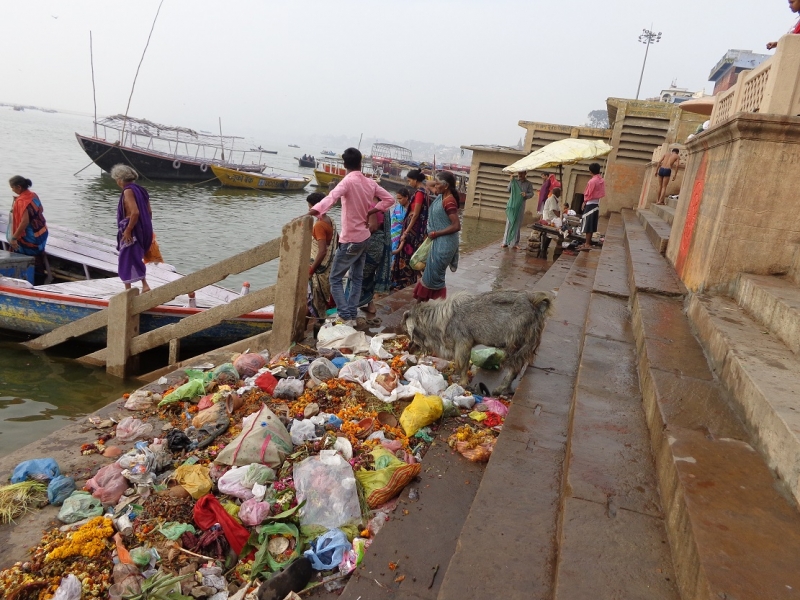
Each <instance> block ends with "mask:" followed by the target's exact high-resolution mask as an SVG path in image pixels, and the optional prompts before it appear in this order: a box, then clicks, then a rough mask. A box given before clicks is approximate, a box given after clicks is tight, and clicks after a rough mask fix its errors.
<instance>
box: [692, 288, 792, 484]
mask: <svg viewBox="0 0 800 600" xmlns="http://www.w3.org/2000/svg"><path fill="white" fill-rule="evenodd" d="M688 315H689V318H690V319H691V321H692V324H693V325H694V327H695V329H696V331H697V335H698V336H699V338H700V340H701V342H702V343H703V346H704V347H705V349H706V353H707V355H708V358H709V361H710V362H711V365H712V366H713V368H714V370H715V371H716V373H717V375H718V377H719V379H720V381H721V382H722V384H723V386H724V387H725V388H726V389H727V390H728V392H730V394H731V395H732V396H733V399H734V400H735V402H736V404H737V406H738V409H739V410H740V411H741V414H742V415H744V419H745V423H746V424H747V427H748V429H749V430H750V432H751V433H752V434H753V436H754V438H755V445H757V447H758V448H759V450H760V451H761V452H762V454H764V456H765V457H766V459H767V462H768V463H769V465H770V467H771V468H773V469H775V471H776V472H777V474H778V476H779V477H780V478H781V479H782V480H783V482H784V485H785V486H786V487H787V488H788V491H789V493H791V494H792V495H793V496H794V497H795V498H797V499H798V500H800V407H798V405H797V404H798V403H797V398H798V394H800V371H798V368H797V367H798V362H797V356H795V355H794V354H793V353H792V352H791V351H790V350H789V349H788V348H787V347H786V346H785V345H784V344H783V343H782V342H781V341H780V340H778V339H776V338H774V337H773V336H771V335H769V332H768V331H765V329H764V326H762V325H761V324H759V323H758V322H756V321H755V320H754V319H752V318H751V317H750V316H749V315H748V314H747V313H746V312H745V310H744V309H743V308H741V307H740V306H738V305H737V304H736V303H735V302H733V301H732V300H729V299H727V298H722V297H707V296H693V297H692V298H691V299H690V301H689V305H688Z"/></svg>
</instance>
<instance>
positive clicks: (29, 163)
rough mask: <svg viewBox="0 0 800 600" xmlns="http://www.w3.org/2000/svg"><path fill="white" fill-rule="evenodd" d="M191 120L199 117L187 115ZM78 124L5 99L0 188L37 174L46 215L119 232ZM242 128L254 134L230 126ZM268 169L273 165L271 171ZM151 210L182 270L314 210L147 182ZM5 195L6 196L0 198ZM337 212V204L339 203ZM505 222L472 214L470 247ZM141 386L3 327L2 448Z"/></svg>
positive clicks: (265, 273) (0, 120) (113, 200)
mask: <svg viewBox="0 0 800 600" xmlns="http://www.w3.org/2000/svg"><path fill="white" fill-rule="evenodd" d="M179 125H185V126H189V127H191V126H192V124H191V123H179ZM75 132H79V133H83V134H91V132H92V121H91V119H90V118H88V117H82V116H75V115H69V114H64V113H42V112H39V111H25V112H18V111H13V110H11V109H10V108H4V107H0V165H2V173H0V190H6V189H8V188H7V187H6V182H7V180H8V178H9V177H11V176H13V175H22V176H24V177H27V178H29V179H31V180H32V181H33V188H32V189H33V190H34V191H35V192H36V193H37V194H38V195H39V197H40V198H41V200H42V204H43V206H44V210H45V217H46V218H47V220H48V222H50V223H53V224H57V225H63V226H65V227H72V228H74V229H78V230H81V231H85V232H88V233H93V234H96V235H101V236H105V237H108V238H114V237H115V236H116V224H115V215H116V206H117V201H118V199H119V193H120V192H119V188H117V186H116V184H115V183H114V182H113V181H112V180H111V179H110V178H109V177H108V176H107V175H104V174H102V172H101V170H100V169H99V168H98V167H97V166H95V165H91V166H89V167H88V168H86V169H85V170H83V171H81V172H80V173H78V174H77V175H75V173H76V172H77V171H79V170H80V169H83V168H84V167H86V166H87V164H89V163H90V160H89V158H88V157H87V156H86V154H85V153H84V152H83V150H82V149H81V148H80V146H79V145H78V142H77V140H76V139H75ZM232 133H235V134H238V135H243V134H244V133H246V132H232ZM258 145H261V146H263V147H264V148H267V149H271V150H278V154H277V155H270V154H265V155H263V157H262V161H263V162H266V163H267V164H268V165H269V166H270V167H272V168H273V169H274V170H277V171H282V172H291V173H296V172H300V173H303V174H306V175H309V176H312V170H311V169H305V168H300V167H298V166H297V161H296V160H294V158H293V157H294V156H300V155H302V154H314V155H316V156H319V154H320V150H321V148H283V147H278V146H277V145H274V146H270V145H269V140H264V139H259V140H257V141H256V140H251V139H245V140H243V141H242V147H243V148H245V149H249V148H250V147H256V146H258ZM268 170H270V169H268ZM143 184H144V185H145V186H146V187H147V189H148V191H149V193H150V198H151V204H152V208H153V222H154V227H155V230H156V233H157V235H158V243H159V246H160V247H161V251H162V254H163V255H164V259H165V260H166V261H167V262H169V263H170V264H172V265H174V266H175V267H176V268H177V269H178V270H179V271H180V272H182V273H190V272H193V271H196V270H197V269H200V268H203V267H206V266H208V265H210V264H213V263H215V262H217V261H219V260H221V259H223V258H226V257H228V256H231V255H233V254H236V253H238V252H241V251H243V250H246V249H247V248H251V247H253V246H256V245H258V244H260V243H263V242H265V241H267V240H270V239H272V238H275V237H278V236H279V235H280V233H281V228H282V226H283V225H284V224H285V223H286V222H287V221H289V220H291V219H293V218H295V217H297V216H300V215H301V214H303V213H305V212H306V211H307V210H308V206H307V204H306V202H305V197H306V195H307V194H308V193H309V192H310V191H313V189H314V188H313V186H309V187H308V188H307V189H306V190H305V191H302V192H290V193H286V192H259V191H250V190H237V189H230V188H221V187H215V186H211V185H197V184H181V183H155V182H147V181H145V182H143ZM0 197H1V196H0ZM5 198H6V200H1V199H0V210H3V211H6V210H8V209H9V208H10V206H11V200H12V196H11V192H10V190H9V191H8V192H7V196H5ZM332 215H335V218H337V219H338V209H334V210H333V211H332ZM502 232H503V224H502V223H494V222H490V221H478V220H475V219H465V220H464V225H463V232H462V242H461V243H462V251H469V250H470V249H473V248H477V247H480V246H483V245H485V244H486V243H489V242H491V241H493V240H495V239H499V238H500V236H501V235H502ZM277 267H278V262H277V261H273V262H271V263H268V264H266V265H261V266H260V267H258V268H256V269H253V270H251V271H248V272H246V273H243V274H240V275H236V276H231V277H229V278H228V279H227V280H225V282H223V283H222V285H225V286H226V287H228V288H230V289H233V290H238V289H239V288H240V287H241V284H242V282H243V281H245V280H247V281H249V282H250V284H251V286H252V287H251V289H253V290H256V289H259V288H261V287H264V286H267V285H271V284H272V283H274V282H275V277H276V274H277ZM132 387H135V386H134V385H133V384H132V383H128V384H126V383H125V382H122V381H120V380H118V379H115V378H113V377H108V376H107V375H106V374H105V372H104V371H102V370H100V369H89V368H86V367H84V366H82V365H80V364H78V363H76V362H75V361H73V360H71V359H69V358H66V357H64V356H63V354H61V355H59V354H57V353H42V352H30V351H28V350H26V349H25V348H24V347H22V346H20V345H19V344H18V343H16V341H15V338H14V337H13V336H10V335H7V334H3V333H2V332H0V456H2V455H4V454H6V453H8V452H10V451H11V450H13V449H16V448H19V447H20V446H22V445H24V444H27V443H29V442H32V441H34V440H35V439H38V438H40V437H43V436H45V435H48V434H49V433H51V432H53V431H55V430H57V429H59V428H60V427H62V426H63V425H64V424H65V421H67V420H71V419H75V418H77V417H80V416H82V415H85V414H87V413H90V412H92V411H94V410H97V409H98V408H100V407H102V406H104V405H106V404H108V403H109V402H111V401H113V400H116V399H117V398H119V396H120V394H121V393H122V392H124V391H129V390H130V389H131V388H132Z"/></svg>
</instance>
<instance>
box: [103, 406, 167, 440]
mask: <svg viewBox="0 0 800 600" xmlns="http://www.w3.org/2000/svg"><path fill="white" fill-rule="evenodd" d="M159 406H161V405H160V404H159ZM151 433H153V426H152V425H150V423H145V422H144V421H142V420H141V419H136V418H134V417H125V418H124V419H122V421H120V422H119V423H117V429H116V431H115V432H114V435H115V436H116V437H117V439H118V440H119V441H120V442H132V441H133V440H135V439H138V438H140V437H147V436H149V435H150V434H151Z"/></svg>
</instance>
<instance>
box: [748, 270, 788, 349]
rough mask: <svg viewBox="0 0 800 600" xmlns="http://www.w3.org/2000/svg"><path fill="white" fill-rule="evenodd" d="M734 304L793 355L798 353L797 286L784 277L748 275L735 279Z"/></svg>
mask: <svg viewBox="0 0 800 600" xmlns="http://www.w3.org/2000/svg"><path fill="white" fill-rule="evenodd" d="M735 294H736V296H735V297H736V301H737V302H738V303H739V306H741V307H742V308H744V309H745V310H746V311H747V312H748V313H750V315H751V316H753V317H754V318H755V319H756V321H758V322H759V323H761V324H762V325H763V326H764V327H766V328H767V329H768V330H769V331H770V333H772V335H774V336H775V337H777V338H778V339H779V340H781V341H782V342H783V343H784V344H786V346H788V348H789V349H790V350H791V351H792V352H794V353H795V354H800V287H798V285H797V284H796V283H794V282H792V281H791V280H789V279H786V278H784V277H775V276H768V275H747V274H745V273H742V274H741V275H739V279H738V280H737V284H736V288H735Z"/></svg>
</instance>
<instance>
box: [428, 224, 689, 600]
mask: <svg viewBox="0 0 800 600" xmlns="http://www.w3.org/2000/svg"><path fill="white" fill-rule="evenodd" d="M622 233H623V232H622V227H621V220H620V218H619V215H615V216H612V219H611V220H610V221H609V225H608V231H607V233H606V245H605V248H604V249H603V251H602V254H601V253H598V252H582V253H580V255H579V256H578V257H577V258H576V259H575V262H574V263H573V265H572V267H571V269H570V272H569V274H568V275H567V277H566V279H565V280H564V283H563V285H561V286H560V289H559V294H558V298H557V302H556V307H555V314H554V315H553V316H551V318H550V320H549V321H548V324H547V328H546V330H545V332H544V334H543V337H542V343H541V346H540V349H539V354H538V356H537V358H536V360H535V362H534V364H533V365H532V366H531V367H529V369H528V371H527V373H526V375H525V377H524V378H523V379H522V381H521V382H520V386H519V388H518V389H517V392H516V394H515V397H514V402H513V404H512V407H511V411H510V413H509V416H508V418H507V420H506V423H505V426H504V431H503V433H502V435H501V436H500V438H499V440H498V442H497V446H496V448H495V451H494V453H493V455H492V459H491V460H490V461H489V464H488V465H487V469H486V472H485V474H484V477H483V479H482V481H481V485H480V488H479V489H478V493H477V494H476V496H475V500H474V502H473V504H472V508H471V510H470V514H469V516H468V518H467V520H466V522H465V524H464V528H463V529H462V531H461V535H460V536H459V539H458V543H457V547H456V552H455V554H454V556H453V558H452V560H451V561H450V564H449V566H448V568H447V572H446V573H445V577H444V580H443V582H442V586H441V589H440V591H439V594H438V596H437V597H438V598H439V599H440V600H450V599H459V600H460V599H473V598H474V599H478V598H480V599H485V598H507V599H517V598H519V599H523V598H524V599H526V600H527V599H530V598H534V599H543V600H544V599H552V598H558V599H560V600H571V599H578V598H642V599H644V598H664V599H670V600H678V598H679V596H678V593H677V588H676V586H675V577H674V575H673V569H672V560H671V557H670V552H669V545H668V543H667V535H666V528H665V525H664V520H663V515H662V511H661V507H660V503H659V497H658V490H657V486H656V472H655V468H654V463H653V458H652V456H651V453H650V449H649V441H648V433H647V428H646V425H645V415H644V411H643V409H642V405H641V400H640V394H639V387H638V380H637V376H636V362H635V343H634V339H633V335H632V332H631V328H630V314H629V312H628V309H627V306H626V301H627V300H626V298H625V297H624V296H625V295H626V292H625V282H626V281H627V263H626V259H625V256H624V247H623V246H622ZM620 248H622V249H623V251H622V252H620V251H619V249H620ZM544 284H545V278H543V279H542V280H541V281H540V282H539V283H538V284H537V285H536V286H535V287H537V288H539V287H540V286H543V285H544ZM609 349H611V351H609Z"/></svg>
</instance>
